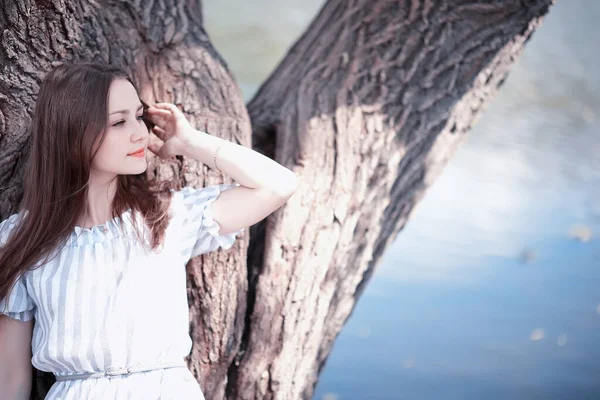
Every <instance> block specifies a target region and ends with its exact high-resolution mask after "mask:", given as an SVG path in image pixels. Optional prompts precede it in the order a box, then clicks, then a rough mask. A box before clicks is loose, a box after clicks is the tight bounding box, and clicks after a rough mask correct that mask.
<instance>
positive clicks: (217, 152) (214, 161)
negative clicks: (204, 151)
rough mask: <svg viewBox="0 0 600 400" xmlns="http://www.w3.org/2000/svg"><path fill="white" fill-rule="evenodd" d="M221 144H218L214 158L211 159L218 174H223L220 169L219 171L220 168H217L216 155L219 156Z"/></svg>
mask: <svg viewBox="0 0 600 400" xmlns="http://www.w3.org/2000/svg"><path fill="white" fill-rule="evenodd" d="M221 144H222V142H221V143H219V146H218V147H217V150H215V155H214V157H213V163H214V164H215V168H216V169H217V170H218V171H219V172H221V173H223V172H222V171H221V169H220V168H219V167H218V166H217V155H218V154H219V150H221Z"/></svg>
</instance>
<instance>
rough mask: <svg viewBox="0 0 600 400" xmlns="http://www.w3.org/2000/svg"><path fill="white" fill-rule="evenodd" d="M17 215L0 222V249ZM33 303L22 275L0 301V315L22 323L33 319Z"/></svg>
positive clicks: (6, 239) (14, 223)
mask: <svg viewBox="0 0 600 400" xmlns="http://www.w3.org/2000/svg"><path fill="white" fill-rule="evenodd" d="M17 215H18V214H13V215H11V216H10V217H9V218H8V219H6V220H4V221H2V222H0V247H2V246H4V244H6V242H7V241H8V236H9V234H10V232H11V231H12V229H13V228H14V227H15V225H16V222H17ZM34 312H35V303H34V302H33V299H32V298H31V297H30V296H29V293H28V292H27V286H26V284H25V278H24V276H23V274H22V275H21V276H20V277H19V278H18V279H17V282H16V283H15V284H14V286H13V287H12V289H11V291H10V292H9V294H8V297H6V298H4V299H0V314H4V315H7V316H9V317H10V318H13V319H17V320H19V321H22V322H26V321H29V320H31V319H32V318H33V317H34Z"/></svg>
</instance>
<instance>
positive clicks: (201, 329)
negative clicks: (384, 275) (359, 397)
mask: <svg viewBox="0 0 600 400" xmlns="http://www.w3.org/2000/svg"><path fill="white" fill-rule="evenodd" d="M551 3H553V0H505V1H488V0H474V1H459V0H436V1H434V0H412V1H409V0H406V1H384V0H372V1H366V0H355V1H346V0H329V1H328V2H327V3H326V4H325V5H324V7H323V9H322V10H321V11H320V12H319V14H318V15H317V17H316V18H315V20H314V21H313V23H312V24H311V25H310V26H309V27H308V29H307V30H306V32H305V33H304V34H303V36H302V37H301V38H300V39H299V40H298V42H297V43H296V44H295V45H294V47H293V48H292V49H291V50H290V51H289V53H288V54H287V56H286V57H285V59H284V60H283V61H282V62H281V64H280V65H279V66H278V68H277V69H276V70H275V71H274V73H273V74H272V75H271V77H270V78H269V79H268V80H267V81H266V82H265V84H264V85H263V86H262V88H261V89H260V90H259V92H258V94H257V95H256V96H255V98H254V99H253V100H252V101H251V102H250V104H249V105H248V110H249V113H248V110H247V109H246V107H245V106H244V103H243V100H242V97H241V93H240V90H239V88H238V87H237V85H236V84H235V82H234V79H233V77H232V75H231V73H230V72H229V71H228V69H227V67H226V65H225V63H224V61H223V60H222V59H221V58H220V56H219V55H218V53H217V52H216V51H215V49H214V48H213V47H212V45H211V43H210V40H209V39H208V36H207V35H206V33H205V31H204V29H203V24H202V12H201V8H200V1H192V0H190V1H183V0H153V1H145V2H139V1H133V0H123V1H119V2H112V1H111V2H109V1H105V0H96V1H95V2H91V1H86V0H71V1H69V0H37V1H33V0H4V1H3V5H2V7H1V8H0V35H1V37H0V39H1V40H0V68H1V71H2V73H1V75H0V187H1V188H2V194H1V196H0V217H1V218H2V219H4V218H6V217H7V216H8V215H9V214H10V213H11V212H14V211H15V210H16V206H17V205H18V203H19V201H20V199H21V196H22V175H23V167H24V162H25V161H26V157H27V156H28V149H29V137H30V133H29V127H30V122H31V115H32V111H33V105H34V102H35V98H36V93H37V90H38V88H39V83H40V81H41V79H42V78H43V76H44V74H45V73H46V72H47V71H48V70H49V69H50V68H51V65H52V62H55V61H88V60H102V61H105V62H111V63H115V64H119V65H123V66H126V68H127V69H128V70H129V71H130V72H131V74H132V77H133V78H134V80H135V81H136V82H137V83H138V86H139V87H140V88H141V95H142V98H143V99H144V100H145V101H146V102H149V103H153V102H155V101H169V102H173V103H176V104H180V105H182V107H183V110H184V111H185V112H186V113H187V115H188V117H189V119H190V120H191V122H192V123H193V124H195V126H196V127H197V128H199V129H201V130H206V131H208V132H210V133H211V134H215V135H217V136H219V137H222V138H225V139H228V140H233V141H236V142H237V143H241V144H243V145H245V146H250V145H252V146H253V148H254V149H256V150H258V151H261V152H263V153H264V154H267V155H269V156H270V157H272V158H274V159H275V160H277V161H278V162H279V163H281V164H283V165H284V166H286V167H288V168H290V169H292V170H293V171H294V172H295V173H296V175H298V177H299V178H300V187H299V189H298V191H297V193H296V194H295V195H294V196H293V197H292V198H291V199H290V201H289V202H288V203H287V204H286V205H285V206H284V207H282V208H281V209H279V210H277V211H276V212H275V213H273V214H272V215H271V216H269V217H268V218H267V219H266V220H265V221H263V222H261V223H259V224H257V225H256V226H254V227H252V229H250V230H249V233H250V235H245V236H243V237H242V238H241V239H240V240H238V242H237V243H236V245H235V246H234V248H232V249H231V250H229V251H226V252H225V251H217V252H214V253H211V254H208V255H205V256H200V257H198V258H196V259H194V260H192V261H190V263H189V264H188V297H189V302H190V320H191V327H190V328H191V334H192V339H193V341H194V346H193V349H192V353H191V355H190V357H189V360H188V362H189V364H188V365H189V367H190V370H191V371H192V372H193V373H194V374H195V376H196V377H197V378H198V380H199V382H200V384H201V386H202V389H203V391H204V392H205V394H206V397H207V398H208V399H223V398H228V399H301V398H304V399H308V398H310V397H311V396H312V393H313V390H314V386H315V384H316V380H317V377H318V374H319V372H320V370H321V368H322V367H323V365H324V363H325V360H326V358H327V356H328V355H329V352H330V350H331V347H332V344H333V341H334V340H335V338H336V336H337V335H338V334H339V332H340V330H341V328H342V326H343V324H344V322H345V321H346V319H347V318H348V316H349V315H350V313H351V311H352V309H353V308H354V305H355V303H356V300H357V299H358V297H359V296H360V294H361V293H362V290H363V289H364V287H365V285H366V283H367V282H368V280H369V278H370V277H371V275H372V274H373V271H374V269H375V267H376V265H377V263H378V261H379V260H380V258H381V255H382V254H383V252H384V251H385V249H386V248H387V246H388V244H389V243H391V242H392V241H393V240H394V239H395V237H396V235H397V233H398V232H399V231H400V230H401V229H402V227H403V226H404V224H405V223H406V221H407V219H408V216H409V215H410V213H411V210H412V209H413V207H414V205H415V204H416V203H417V202H418V201H419V199H420V198H421V197H422V196H423V194H424V192H425V190H426V188H427V187H428V186H429V185H430V184H431V182H432V181H433V180H434V178H435V177H436V176H437V175H438V174H439V172H440V170H441V169H442V168H443V166H444V165H445V163H446V161H447V160H448V158H449V157H450V156H451V155H452V153H453V152H454V150H455V149H456V147H457V145H458V144H459V143H460V142H461V141H462V139H463V138H464V137H465V134H466V133H467V132H468V131H469V129H470V128H471V126H472V125H473V123H474V121H475V119H476V118H477V116H479V115H480V113H481V111H482V110H483V108H484V106H485V104H486V102H487V101H488V100H490V99H491V98H492V96H493V95H494V94H495V93H496V91H497V89H498V87H499V86H500V85H501V83H502V82H503V80H504V79H505V77H506V75H507V73H508V71H509V68H510V67H511V65H512V64H513V63H514V61H515V60H516V59H517V57H518V55H519V54H520V52H521V50H522V49H523V46H524V44H525V42H526V41H527V40H528V39H529V37H530V36H531V34H532V33H533V31H534V29H535V28H536V27H537V26H538V25H539V23H540V21H541V19H542V17H543V15H545V14H546V12H547V11H548V9H549V7H550V5H551ZM249 115H250V117H251V119H252V127H251V125H250V119H249ZM251 139H252V141H253V143H252V144H251ZM154 176H157V177H159V178H161V179H171V180H179V181H180V182H181V183H182V184H183V185H192V186H196V187H200V186H204V185H207V184H213V183H220V182H222V181H223V180H225V181H227V180H229V179H230V177H225V176H220V175H218V174H216V173H215V172H214V171H212V170H209V169H208V168H207V167H206V166H203V165H201V164H200V163H198V162H196V161H194V160H190V159H185V158H183V157H179V158H178V160H177V161H176V162H170V163H168V162H165V161H162V160H156V159H154V160H152V162H151V165H150V167H149V169H148V177H154ZM246 252H247V254H246ZM157 295H160V294H157ZM157 322H159V321H157ZM36 372H37V378H36V385H35V389H34V394H33V396H32V398H35V399H42V398H43V397H44V395H45V393H46V392H47V390H48V389H49V387H50V385H51V384H52V383H53V382H54V379H53V376H52V375H50V374H47V373H42V372H40V371H36Z"/></svg>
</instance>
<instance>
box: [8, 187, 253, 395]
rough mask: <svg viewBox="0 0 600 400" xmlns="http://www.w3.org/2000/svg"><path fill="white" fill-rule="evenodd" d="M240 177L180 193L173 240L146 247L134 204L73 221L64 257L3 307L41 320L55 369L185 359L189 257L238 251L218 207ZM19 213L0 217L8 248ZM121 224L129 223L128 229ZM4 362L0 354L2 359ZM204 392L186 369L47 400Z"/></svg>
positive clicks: (47, 358)
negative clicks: (88, 221)
mask: <svg viewBox="0 0 600 400" xmlns="http://www.w3.org/2000/svg"><path fill="white" fill-rule="evenodd" d="M235 186H237V184H222V185H213V186H207V187H205V188H201V189H194V188H190V187H185V188H183V189H182V190H180V191H173V198H172V202H171V206H170V207H171V208H170V210H171V216H172V219H171V221H170V224H169V227H168V228H167V234H166V235H165V243H164V247H163V248H162V249H159V250H158V251H150V252H146V251H144V248H143V246H142V244H141V243H139V242H138V241H137V240H136V238H135V235H134V231H133V216H132V211H131V210H127V211H125V212H124V213H123V214H122V215H121V216H119V217H117V218H114V219H112V220H110V221H107V222H106V223H104V224H102V225H97V226H94V227H92V228H89V229H87V228H81V227H75V229H74V230H73V232H72V233H71V235H70V237H69V239H68V241H67V244H66V245H65V247H64V248H62V249H60V252H59V254H58V256H57V257H55V258H54V259H52V260H51V261H49V262H48V263H46V264H44V265H41V266H40V267H38V268H35V269H33V270H28V271H26V272H25V273H24V274H23V275H21V277H20V278H19V279H18V280H17V282H16V283H15V286H14V287H13V289H12V290H11V292H10V294H9V295H8V297H7V298H6V299H1V300H0V313H2V314H5V315H7V316H9V317H10V318H13V319H17V320H20V321H29V320H31V319H33V318H35V324H34V330H33V338H32V360H31V362H32V364H33V365H34V366H35V367H36V368H37V369H39V370H42V371H48V372H52V373H54V374H56V375H70V374H77V373H85V372H98V371H104V370H106V369H107V368H108V367H113V368H121V367H128V366H135V365H137V364H145V363H157V362H168V361H179V360H181V359H183V358H184V357H186V356H187V355H188V354H189V352H190V350H191V344H192V342H191V338H190V336H189V317H188V313H189V308H188V304H187V293H186V291H185V290H186V283H185V279H186V273H185V264H186V263H187V261H188V260H189V259H190V258H192V257H195V256H197V255H199V254H204V253H207V252H211V251H215V250H217V249H219V248H222V249H224V250H227V249H229V248H231V246H232V245H233V244H234V242H235V240H236V236H237V235H238V234H239V233H241V232H243V231H244V229H240V230H239V231H237V232H233V233H230V234H226V235H219V234H218V232H219V225H218V223H217V222H216V221H215V220H213V218H212V212H211V211H212V210H211V208H210V205H211V204H212V202H214V201H215V200H216V199H217V198H218V196H219V194H220V193H221V192H222V191H224V190H229V189H232V188H233V187H235ZM19 216H20V214H13V215H11V216H10V217H9V218H8V219H6V220H4V221H2V222H0V246H2V245H4V243H6V241H7V239H8V237H9V235H10V232H11V231H12V230H13V229H14V228H15V226H17V224H18V221H19ZM121 227H123V228H125V229H124V232H122V231H121ZM0 362H1V360H0ZM108 398H110V399H117V398H118V399H181V400H186V399H195V400H197V399H203V398H204V397H203V395H202V391H201V390H200V386H199V385H198V382H196V380H195V379H194V377H193V375H192V374H191V373H190V372H189V371H188V370H187V369H185V368H172V369H159V370H154V371H146V372H137V373H133V374H131V375H126V376H115V377H110V378H98V379H88V380H70V381H60V382H56V383H55V384H54V385H53V386H52V388H51V389H50V392H49V393H48V395H47V396H46V400H59V399H61V400H71V399H90V400H93V399H108Z"/></svg>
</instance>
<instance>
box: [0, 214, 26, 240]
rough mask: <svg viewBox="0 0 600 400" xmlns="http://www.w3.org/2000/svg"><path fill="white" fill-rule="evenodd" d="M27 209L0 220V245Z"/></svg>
mask: <svg viewBox="0 0 600 400" xmlns="http://www.w3.org/2000/svg"><path fill="white" fill-rule="evenodd" d="M26 214H27V211H20V212H17V213H14V214H11V215H9V216H8V218H6V219H4V220H2V221H0V246H1V245H3V244H4V243H6V241H7V239H8V236H9V235H10V233H11V232H12V231H13V229H14V228H15V227H16V226H17V225H18V223H19V221H20V220H21V217H22V216H24V215H26Z"/></svg>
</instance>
